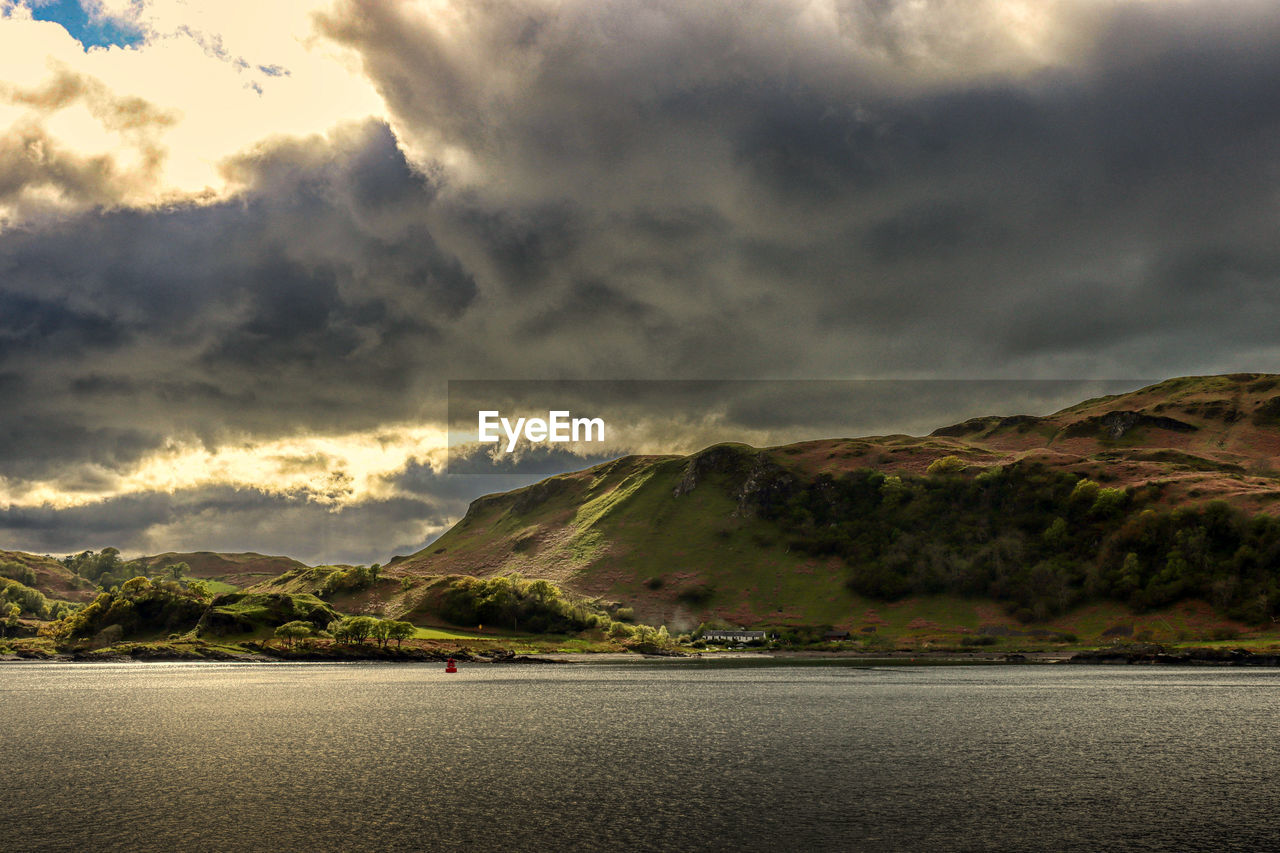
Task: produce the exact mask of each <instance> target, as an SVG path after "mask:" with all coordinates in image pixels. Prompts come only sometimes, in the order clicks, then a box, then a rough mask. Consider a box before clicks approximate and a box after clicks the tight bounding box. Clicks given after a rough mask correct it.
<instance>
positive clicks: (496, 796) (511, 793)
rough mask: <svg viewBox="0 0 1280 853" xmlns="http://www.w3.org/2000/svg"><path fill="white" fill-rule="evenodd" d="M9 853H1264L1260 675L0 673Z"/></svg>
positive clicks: (614, 667)
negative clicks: (110, 852) (60, 852)
mask: <svg viewBox="0 0 1280 853" xmlns="http://www.w3.org/2000/svg"><path fill="white" fill-rule="evenodd" d="M0 708H3V712H4V731H3V735H2V736H0V773H2V774H3V775H2V776H0V778H3V780H4V791H5V796H4V798H3V800H2V801H0V848H4V849H8V850H49V849H66V850H72V849H75V850H86V849H88V850H102V849H121V850H173V849H202V850H203V849H207V850H219V851H230V850H264V849H277V850H548V851H572V850H609V849H616V850H934V849H936V850H1063V851H1065V850H1080V851H1094V850H1101V849H1127V850H1170V849H1176V850H1194V849H1203V850H1216V849H1224V848H1228V847H1231V848H1237V849H1255V850H1261V849H1270V848H1272V846H1273V839H1274V838H1275V836H1276V830H1275V829H1274V818H1273V816H1274V815H1275V813H1276V807H1277V805H1280V803H1278V802H1277V800H1278V799H1280V796H1278V795H1277V793H1276V792H1277V789H1278V786H1277V785H1276V784H1275V783H1274V778H1275V774H1276V768H1277V767H1280V745H1278V744H1280V672H1277V671H1275V670H1249V671H1234V670H1216V669H1215V670H1159V669H1142V670H1134V669H1133V668H1087V667H1003V666H1002V667H981V668H931V667H921V668H903V669H866V668H857V667H849V666H824V667H813V666H793V665H786V666H755V665H752V666H741V665H739V666H709V665H706V664H699V665H689V664H684V663H674V664H669V663H660V664H652V665H648V664H641V663H623V664H578V665H572V666H558V667H551V666H548V667H519V666H507V667H499V666H487V667H481V666H472V667H464V668H463V671H462V672H461V673H459V674H458V675H445V673H444V672H443V671H442V668H441V667H440V666H439V665H437V664H431V665H352V664H345V665H343V664H309V665H293V664H229V665H210V664H195V665H191V664H121V665H74V664H67V665H57V664H9V665H4V666H3V667H0Z"/></svg>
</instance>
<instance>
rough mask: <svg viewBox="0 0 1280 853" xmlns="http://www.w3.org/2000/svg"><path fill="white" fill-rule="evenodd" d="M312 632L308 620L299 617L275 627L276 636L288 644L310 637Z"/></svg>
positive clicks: (291, 644)
mask: <svg viewBox="0 0 1280 853" xmlns="http://www.w3.org/2000/svg"><path fill="white" fill-rule="evenodd" d="M311 633H312V625H311V623H310V622H306V621H303V620H301V619H295V620H294V621H292V622H286V623H284V624H283V625H281V626H280V627H278V628H276V637H278V638H279V639H280V640H281V641H283V642H284V643H286V644H287V645H289V646H291V647H292V646H293V645H294V644H295V643H297V642H298V641H299V640H304V639H306V638H307V637H310V636H311Z"/></svg>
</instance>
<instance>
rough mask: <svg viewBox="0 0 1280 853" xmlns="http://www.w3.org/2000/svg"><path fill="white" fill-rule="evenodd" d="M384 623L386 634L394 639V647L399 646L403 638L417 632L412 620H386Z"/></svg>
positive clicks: (407, 637) (405, 638)
mask: <svg viewBox="0 0 1280 853" xmlns="http://www.w3.org/2000/svg"><path fill="white" fill-rule="evenodd" d="M384 624H385V625H386V626H387V636H388V637H389V638H391V639H392V640H395V641H396V648H400V646H401V645H403V643H404V641H405V640H407V639H409V638H410V637H412V636H413V635H414V634H416V633H417V632H418V629H417V628H416V627H414V625H413V623H412V622H398V621H394V620H388V621H387V622H385V623H384Z"/></svg>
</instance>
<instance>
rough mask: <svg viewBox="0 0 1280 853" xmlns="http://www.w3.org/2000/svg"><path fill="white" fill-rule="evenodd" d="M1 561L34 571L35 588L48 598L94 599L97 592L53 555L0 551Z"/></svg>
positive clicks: (69, 599) (64, 599)
mask: <svg viewBox="0 0 1280 853" xmlns="http://www.w3.org/2000/svg"><path fill="white" fill-rule="evenodd" d="M0 561H2V562H10V561H12V562H15V563H21V564H22V565H24V566H27V567H28V568H30V569H31V570H32V571H34V572H35V574H36V584H35V588H36V589H38V590H39V591H40V592H42V593H44V595H45V597H46V598H51V599H56V600H61V601H92V600H93V597H94V596H95V595H96V594H97V593H96V592H95V590H94V589H93V587H92V586H90V585H89V584H88V583H87V582H86V581H82V580H81V579H80V578H79V577H77V576H76V575H75V574H74V573H72V571H71V570H70V569H68V568H67V567H66V566H64V565H62V564H61V563H59V562H58V561H57V560H55V559H53V558H52V557H44V556H40V555H38V554H27V553H24V552H22V551H0Z"/></svg>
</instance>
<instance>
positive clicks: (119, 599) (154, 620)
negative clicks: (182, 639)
mask: <svg viewBox="0 0 1280 853" xmlns="http://www.w3.org/2000/svg"><path fill="white" fill-rule="evenodd" d="M204 612H205V604H204V602H203V601H201V600H200V599H199V598H197V597H196V596H195V595H194V594H193V593H191V592H189V591H188V590H184V589H183V588H182V587H181V586H180V585H179V584H178V583H177V582H176V581H173V580H162V581H154V582H153V581H152V580H151V579H149V578H145V577H136V578H131V579H130V580H127V581H125V582H124V583H123V584H121V585H120V586H119V588H118V589H115V590H113V591H109V592H103V593H100V594H99V595H98V597H97V598H95V599H94V600H93V601H91V602H89V603H88V604H86V605H85V606H84V607H82V608H80V609H79V610H77V611H75V612H73V613H69V614H66V615H65V616H63V617H62V618H61V619H59V620H57V621H55V622H50V623H49V624H48V625H45V626H44V627H43V628H41V634H42V635H44V636H48V637H53V638H54V639H57V640H74V639H82V638H88V637H99V638H101V639H105V640H116V639H120V638H122V637H126V636H129V635H132V634H136V633H140V632H145V631H155V630H166V631H186V630H189V629H190V628H191V627H192V626H193V625H195V624H196V623H197V622H198V621H199V619H200V617H201V615H203V614H204Z"/></svg>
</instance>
